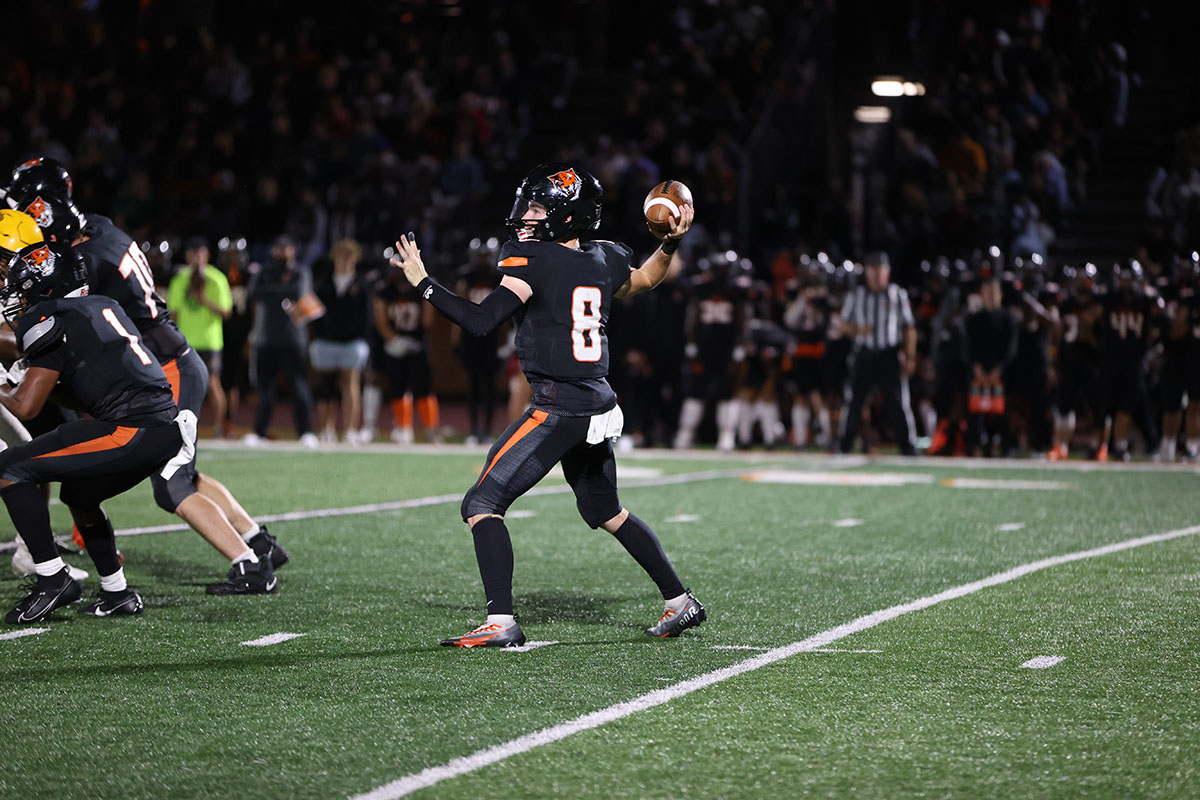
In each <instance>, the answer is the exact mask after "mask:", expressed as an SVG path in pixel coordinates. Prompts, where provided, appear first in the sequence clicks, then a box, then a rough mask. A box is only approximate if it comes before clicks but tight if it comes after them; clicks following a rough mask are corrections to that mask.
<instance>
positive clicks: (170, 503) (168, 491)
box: [63, 469, 196, 514]
mask: <svg viewBox="0 0 1200 800" xmlns="http://www.w3.org/2000/svg"><path fill="white" fill-rule="evenodd" d="M150 485H151V486H152V487H153V488H154V502H155V503H157V504H158V507H159V508H161V509H162V510H163V511H166V512H167V513H168V514H174V513H175V510H176V509H177V508H179V504H180V503H182V502H183V501H184V500H186V499H188V498H189V497H191V496H192V495H194V494H195V493H196V473H195V472H192V471H190V470H182V469H181V470H179V471H178V472H176V473H175V474H174V475H172V476H171V479H170V480H166V479H165V478H163V476H162V475H160V474H159V473H157V472H156V473H154V474H153V475H151V476H150ZM63 502H64V503H65V502H66V500H65V499H64V500H63Z"/></svg>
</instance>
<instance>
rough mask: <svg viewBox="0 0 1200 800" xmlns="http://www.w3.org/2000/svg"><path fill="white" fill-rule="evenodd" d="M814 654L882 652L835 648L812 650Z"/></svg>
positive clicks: (880, 651)
mask: <svg viewBox="0 0 1200 800" xmlns="http://www.w3.org/2000/svg"><path fill="white" fill-rule="evenodd" d="M813 652H814V653H882V652H883V651H882V650H839V649H837V648H836V647H822V648H821V649H820V650H813Z"/></svg>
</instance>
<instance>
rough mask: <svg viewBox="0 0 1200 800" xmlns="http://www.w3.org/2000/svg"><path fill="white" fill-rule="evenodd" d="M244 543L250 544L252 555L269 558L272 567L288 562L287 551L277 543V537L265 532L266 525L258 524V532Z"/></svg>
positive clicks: (277, 567)
mask: <svg viewBox="0 0 1200 800" xmlns="http://www.w3.org/2000/svg"><path fill="white" fill-rule="evenodd" d="M246 544H248V545H250V549H251V550H253V551H254V555H256V556H258V557H259V558H268V559H270V560H271V567H272V568H273V569H279V568H280V567H282V566H283V565H284V564H286V563H288V559H289V556H288V551H287V550H284V549H283V545H281V544H280V543H279V540H278V539H276V538H275V537H274V536H272V535H271V534H269V533H267V526H266V525H259V526H258V533H256V534H254V535H253V536H251V537H250V540H249V541H247V542H246Z"/></svg>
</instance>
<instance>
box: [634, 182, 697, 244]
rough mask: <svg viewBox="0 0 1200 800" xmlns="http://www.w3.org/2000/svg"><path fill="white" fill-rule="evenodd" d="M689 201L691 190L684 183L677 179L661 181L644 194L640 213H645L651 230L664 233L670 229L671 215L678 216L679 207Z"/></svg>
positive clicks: (689, 203) (690, 199)
mask: <svg viewBox="0 0 1200 800" xmlns="http://www.w3.org/2000/svg"><path fill="white" fill-rule="evenodd" d="M691 203H692V190H691V189H689V188H688V187H687V186H686V185H684V184H683V183H680V182H679V181H663V182H662V183H660V184H659V185H658V186H655V187H654V188H653V189H651V190H650V194H648V195H646V202H645V203H643V204H642V213H644V214H645V215H646V222H647V223H649V225H650V230H651V231H653V232H654V233H657V234H665V233H666V232H667V231H669V230H670V229H671V226H670V220H671V217H678V216H679V207H680V206H685V205H691Z"/></svg>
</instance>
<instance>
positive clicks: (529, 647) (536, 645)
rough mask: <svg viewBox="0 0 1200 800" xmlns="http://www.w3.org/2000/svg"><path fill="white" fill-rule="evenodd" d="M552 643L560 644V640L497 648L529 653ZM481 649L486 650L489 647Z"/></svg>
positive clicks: (503, 650) (507, 651)
mask: <svg viewBox="0 0 1200 800" xmlns="http://www.w3.org/2000/svg"><path fill="white" fill-rule="evenodd" d="M552 644H558V642H526V643H525V644H523V645H521V646H520V647H500V648H496V649H498V650H499V651H500V652H501V653H528V652H529V651H530V650H536V649H538V648H539V647H549V646H550V645H552ZM472 649H474V648H472ZM479 649H481V650H485V649H487V648H479Z"/></svg>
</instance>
